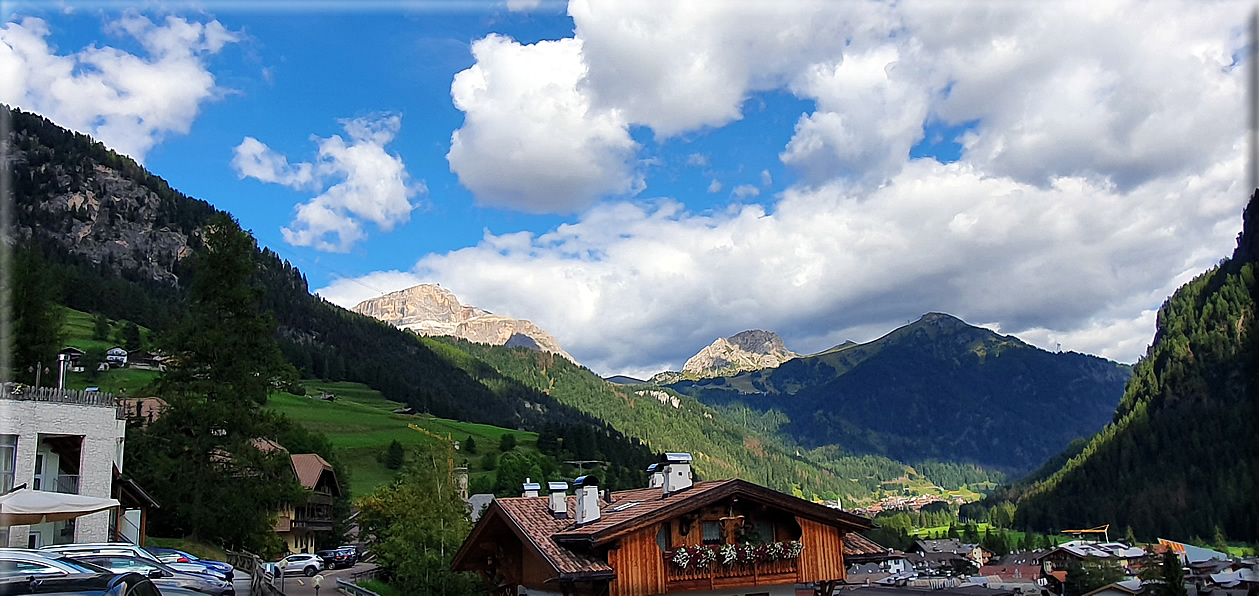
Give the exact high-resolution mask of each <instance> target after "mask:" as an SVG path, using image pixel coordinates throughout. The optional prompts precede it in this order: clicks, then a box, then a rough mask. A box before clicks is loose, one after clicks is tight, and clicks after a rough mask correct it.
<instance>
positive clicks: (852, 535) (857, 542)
mask: <svg viewBox="0 0 1259 596" xmlns="http://www.w3.org/2000/svg"><path fill="white" fill-rule="evenodd" d="M844 554H845V555H848V556H850V557H851V556H862V555H886V554H888V549H886V548H884V547H883V546H881V545H879V543H877V542H875V541H873V540H870V539H869V538H866V537H865V536H862V535H861V534H858V533H856V532H849V533H847V534H844Z"/></svg>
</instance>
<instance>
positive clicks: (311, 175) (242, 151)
mask: <svg viewBox="0 0 1259 596" xmlns="http://www.w3.org/2000/svg"><path fill="white" fill-rule="evenodd" d="M232 168H234V169H235V170H236V174H237V175H238V176H240V177H241V178H257V179H258V180H261V181H263V182H272V183H275V184H282V185H284V186H289V187H292V188H303V187H306V186H309V185H311V184H312V183H314V182H315V166H314V164H309V163H298V164H292V165H290V164H289V160H288V158H287V157H284V156H283V155H280V154H279V153H276V152H275V151H272V150H271V148H270V147H267V146H266V145H265V144H263V143H262V142H261V141H259V140H258V139H255V138H253V137H245V140H243V141H241V143H240V144H239V145H237V146H236V147H235V148H233V149H232Z"/></svg>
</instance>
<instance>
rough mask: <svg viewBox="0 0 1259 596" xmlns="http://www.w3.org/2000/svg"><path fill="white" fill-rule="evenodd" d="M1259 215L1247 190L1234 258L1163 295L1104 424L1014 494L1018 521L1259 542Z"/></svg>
mask: <svg viewBox="0 0 1259 596" xmlns="http://www.w3.org/2000/svg"><path fill="white" fill-rule="evenodd" d="M1257 219H1259V206H1257V203H1256V199H1255V197H1254V196H1252V197H1251V199H1250V204H1249V206H1248V207H1247V208H1246V212H1245V216H1244V224H1243V233H1242V234H1241V236H1240V237H1239V240H1238V247H1237V250H1236V251H1235V252H1234V254H1233V257H1232V258H1231V259H1226V260H1224V261H1222V262H1221V263H1220V265H1219V266H1217V267H1215V268H1213V269H1211V270H1210V271H1207V272H1206V273H1203V274H1202V275H1200V276H1198V277H1197V278H1196V279H1194V280H1193V281H1191V282H1189V283H1188V284H1186V285H1185V286H1184V287H1182V288H1180V289H1179V290H1177V291H1176V293H1175V294H1173V295H1172V297H1171V298H1169V299H1168V300H1167V301H1166V302H1164V303H1163V306H1162V308H1160V309H1159V313H1158V323H1157V331H1156V334H1155V337H1154V342H1153V343H1152V344H1151V345H1150V348H1149V349H1148V351H1147V352H1146V355H1145V357H1144V358H1143V359H1142V360H1141V361H1140V362H1138V363H1137V364H1136V365H1135V366H1134V368H1133V375H1132V380H1131V381H1129V383H1128V385H1127V388H1126V390H1125V391H1124V396H1123V399H1122V400H1121V401H1120V403H1119V407H1118V408H1117V409H1116V410H1115V413H1114V418H1113V422H1112V423H1111V424H1110V425H1109V426H1107V427H1106V428H1105V430H1103V431H1102V432H1101V433H1099V434H1098V435H1097V436H1096V437H1094V438H1093V439H1092V441H1090V442H1089V444H1088V445H1087V446H1086V447H1085V448H1084V450H1083V452H1082V453H1080V454H1079V455H1078V456H1076V457H1073V458H1071V459H1070V460H1069V461H1067V462H1066V464H1065V465H1063V466H1062V468H1061V469H1059V470H1058V471H1057V472H1055V473H1054V474H1052V475H1051V476H1049V477H1048V478H1046V479H1044V480H1042V481H1040V482H1039V483H1037V484H1035V485H1034V486H1033V487H1032V488H1031V489H1030V490H1029V491H1028V493H1027V494H1026V495H1024V496H1023V498H1022V499H1021V501H1020V502H1019V504H1018V513H1017V517H1016V520H1017V523H1018V524H1019V525H1021V526H1024V527H1028V528H1034V529H1045V530H1057V529H1062V528H1065V527H1068V526H1070V527H1082V526H1094V525H1098V524H1103V523H1109V524H1112V527H1116V526H1117V527H1125V526H1132V528H1133V530H1134V532H1135V533H1136V535H1137V536H1138V537H1141V538H1146V539H1152V538H1154V537H1157V536H1180V537H1186V538H1187V537H1191V536H1200V537H1209V536H1211V535H1212V534H1213V532H1214V529H1215V528H1216V527H1219V528H1221V529H1222V530H1223V531H1224V532H1226V534H1227V535H1228V537H1229V538H1231V539H1234V540H1247V541H1253V540H1256V539H1259V510H1257V509H1256V508H1255V503H1256V497H1257V496H1259V477H1257V476H1256V462H1259V448H1257V447H1256V441H1257V440H1259V439H1257V438H1256V429H1257V428H1259V426H1257V425H1256V424H1257V423H1259V419H1257V418H1256V415H1257V414H1259V409H1257V408H1256V399H1259V396H1257V395H1256V393H1257V392H1259V383H1257V381H1259V360H1257V359H1259V346H1257V344H1259V334H1257V333H1256V323H1255V317H1256V310H1255V296H1256V292H1257V290H1259V288H1257V287H1256V283H1255V273H1256V272H1255V257H1256V255H1259V222H1257V221H1256V220H1257Z"/></svg>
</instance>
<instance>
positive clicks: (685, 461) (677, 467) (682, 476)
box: [664, 453, 693, 497]
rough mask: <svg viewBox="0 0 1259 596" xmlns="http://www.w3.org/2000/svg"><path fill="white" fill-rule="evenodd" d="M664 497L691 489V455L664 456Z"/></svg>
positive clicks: (667, 454) (673, 454) (675, 454)
mask: <svg viewBox="0 0 1259 596" xmlns="http://www.w3.org/2000/svg"><path fill="white" fill-rule="evenodd" d="M664 460H665V465H664V495H665V496H666V497H667V496H669V495H671V494H673V493H676V492H679V491H683V490H686V489H688V488H690V487H691V484H693V482H692V481H691V454H689V453H666V454H664Z"/></svg>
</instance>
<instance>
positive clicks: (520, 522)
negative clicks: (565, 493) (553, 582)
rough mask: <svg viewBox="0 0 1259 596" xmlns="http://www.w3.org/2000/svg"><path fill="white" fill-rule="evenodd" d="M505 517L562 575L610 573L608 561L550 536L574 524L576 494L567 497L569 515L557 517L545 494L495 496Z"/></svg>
mask: <svg viewBox="0 0 1259 596" xmlns="http://www.w3.org/2000/svg"><path fill="white" fill-rule="evenodd" d="M494 503H496V504H498V506H499V507H502V508H503V511H504V512H505V513H506V514H507V517H508V518H509V520H510V521H511V522H512V523H515V524H516V527H517V528H519V530H520V533H521V534H523V538H524V539H525V540H527V541H529V542H532V543H533V545H534V547H536V548H537V549H538V551H539V552H541V553H542V556H544V557H546V559H547V561H549V562H550V563H551V566H552V567H555V570H556V571H558V572H559V573H560V575H561V577H562V576H565V575H589V574H598V573H609V574H611V573H613V569H612V566H611V565H608V564H607V562H605V561H602V560H600V559H598V558H597V557H593V556H590V555H586V554H583V553H579V552H574V551H572V550H569V549H567V548H564V547H563V546H560V545H559V544H558V543H557V542H555V540H553V539H552V536H554V535H555V534H556V533H557V532H560V531H561V530H563V529H565V528H567V527H569V526H571V525H573V518H572V512H573V511H576V509H577V497H575V496H571V495H570V496H569V497H568V511H569V516H568V517H564V518H560V519H556V518H555V516H554V515H553V514H552V513H551V510H550V508H549V507H548V505H547V504H548V499H547V497H516V498H508V499H494Z"/></svg>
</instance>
